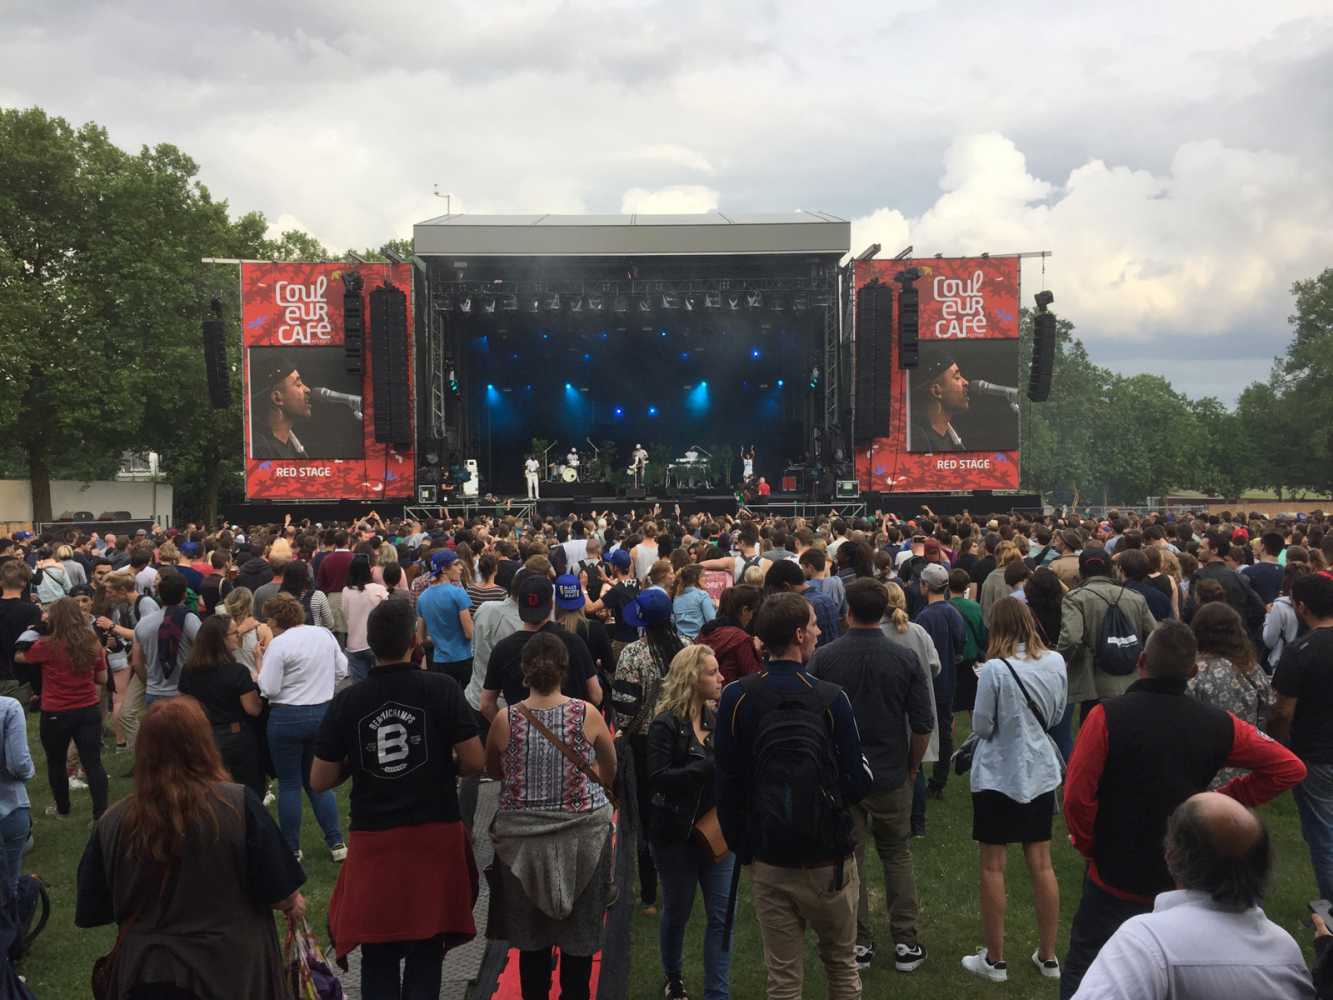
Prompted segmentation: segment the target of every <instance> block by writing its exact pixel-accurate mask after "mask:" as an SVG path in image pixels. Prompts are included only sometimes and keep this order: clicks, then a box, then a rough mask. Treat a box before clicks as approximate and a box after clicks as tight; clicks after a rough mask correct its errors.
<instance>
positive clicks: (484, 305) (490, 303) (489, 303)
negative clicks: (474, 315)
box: [481, 295, 495, 314]
mask: <svg viewBox="0 0 1333 1000" xmlns="http://www.w3.org/2000/svg"><path fill="white" fill-rule="evenodd" d="M481 311H482V312H484V313H487V314H490V313H493V312H495V296H494V295H487V296H486V297H485V298H484V299H482V300H481Z"/></svg>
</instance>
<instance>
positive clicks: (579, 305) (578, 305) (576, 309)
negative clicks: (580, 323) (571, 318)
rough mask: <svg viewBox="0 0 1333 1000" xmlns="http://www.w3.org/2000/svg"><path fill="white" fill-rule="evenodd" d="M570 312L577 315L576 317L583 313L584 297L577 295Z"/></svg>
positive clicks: (570, 305) (570, 306) (571, 304)
mask: <svg viewBox="0 0 1333 1000" xmlns="http://www.w3.org/2000/svg"><path fill="white" fill-rule="evenodd" d="M569 311H570V312H572V313H574V314H576V315H577V314H578V313H581V312H583V296H582V295H575V296H574V300H573V301H572V302H570V303H569Z"/></svg>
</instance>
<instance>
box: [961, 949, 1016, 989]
mask: <svg viewBox="0 0 1333 1000" xmlns="http://www.w3.org/2000/svg"><path fill="white" fill-rule="evenodd" d="M963 968H964V969H966V970H967V971H968V972H970V973H972V975H974V976H980V977H981V978H982V979H989V980H990V981H991V982H992V983H1004V982H1008V981H1009V963H1007V962H992V961H991V960H990V959H989V958H988V957H986V949H985V948H978V949H977V953H976V954H975V955H964V956H963Z"/></svg>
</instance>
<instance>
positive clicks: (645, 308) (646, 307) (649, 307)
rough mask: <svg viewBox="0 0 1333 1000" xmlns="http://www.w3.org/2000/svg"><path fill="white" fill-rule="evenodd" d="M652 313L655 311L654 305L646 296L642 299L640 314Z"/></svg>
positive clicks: (640, 301)
mask: <svg viewBox="0 0 1333 1000" xmlns="http://www.w3.org/2000/svg"><path fill="white" fill-rule="evenodd" d="M652 311H653V303H652V302H651V301H650V300H649V298H648V296H646V295H645V296H643V297H642V298H640V299H639V312H640V313H641V314H642V313H650V312H652Z"/></svg>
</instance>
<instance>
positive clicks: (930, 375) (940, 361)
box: [921, 354, 957, 382]
mask: <svg viewBox="0 0 1333 1000" xmlns="http://www.w3.org/2000/svg"><path fill="white" fill-rule="evenodd" d="M956 360H957V359H956V358H954V356H953V355H952V354H942V355H940V356H939V357H937V358H935V359H934V360H933V361H930V362H927V363H926V364H924V365H922V366H921V373H922V376H923V379H924V381H925V382H934V381H935V380H936V379H937V378H939V377H940V376H941V375H943V374H944V373H945V372H947V371H948V370H949V369H950V368H952V367H953V366H954V364H955V362H956Z"/></svg>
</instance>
